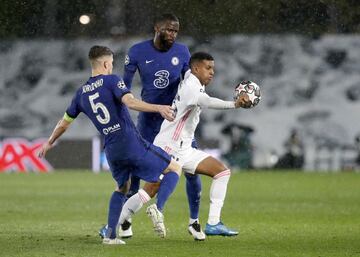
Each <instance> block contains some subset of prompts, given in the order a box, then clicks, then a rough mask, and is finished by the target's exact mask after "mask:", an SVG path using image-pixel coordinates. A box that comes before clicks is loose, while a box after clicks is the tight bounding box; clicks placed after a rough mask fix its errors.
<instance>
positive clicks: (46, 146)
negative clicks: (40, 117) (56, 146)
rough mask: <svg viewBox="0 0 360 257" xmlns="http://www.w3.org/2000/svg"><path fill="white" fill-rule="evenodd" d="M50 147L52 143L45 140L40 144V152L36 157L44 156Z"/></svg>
mask: <svg viewBox="0 0 360 257" xmlns="http://www.w3.org/2000/svg"><path fill="white" fill-rule="evenodd" d="M51 147H52V145H50V144H49V142H45V143H44V144H43V145H42V147H41V150H40V152H39V153H38V157H39V158H43V157H45V155H46V153H47V152H48V151H49V150H50V148H51Z"/></svg>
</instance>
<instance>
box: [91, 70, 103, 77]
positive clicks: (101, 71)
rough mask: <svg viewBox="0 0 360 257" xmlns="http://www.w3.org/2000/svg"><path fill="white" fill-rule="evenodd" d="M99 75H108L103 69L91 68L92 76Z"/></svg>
mask: <svg viewBox="0 0 360 257" xmlns="http://www.w3.org/2000/svg"><path fill="white" fill-rule="evenodd" d="M99 75H107V73H106V72H105V71H103V70H91V77H96V76H99Z"/></svg>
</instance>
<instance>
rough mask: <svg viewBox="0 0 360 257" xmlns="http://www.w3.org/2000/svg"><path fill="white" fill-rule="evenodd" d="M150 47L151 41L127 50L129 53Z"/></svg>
mask: <svg viewBox="0 0 360 257" xmlns="http://www.w3.org/2000/svg"><path fill="white" fill-rule="evenodd" d="M149 46H151V40H145V41H141V42H138V43H135V44H134V45H132V46H131V47H130V49H129V51H130V52H133V51H138V50H143V49H147V48H148V47H149Z"/></svg>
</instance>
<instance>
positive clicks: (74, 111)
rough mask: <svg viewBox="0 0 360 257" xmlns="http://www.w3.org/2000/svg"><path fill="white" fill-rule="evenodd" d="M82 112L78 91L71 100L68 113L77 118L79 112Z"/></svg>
mask: <svg viewBox="0 0 360 257" xmlns="http://www.w3.org/2000/svg"><path fill="white" fill-rule="evenodd" d="M80 112H81V110H80V108H79V91H76V94H75V95H74V97H73V99H72V100H71V104H70V106H69V107H68V108H67V109H66V114H67V115H68V116H69V117H70V118H72V119H75V118H76V117H77V116H78V115H79V113H80Z"/></svg>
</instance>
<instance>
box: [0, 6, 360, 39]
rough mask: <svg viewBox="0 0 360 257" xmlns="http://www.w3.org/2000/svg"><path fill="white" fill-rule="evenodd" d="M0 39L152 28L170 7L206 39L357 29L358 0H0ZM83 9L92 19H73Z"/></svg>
mask: <svg viewBox="0 0 360 257" xmlns="http://www.w3.org/2000/svg"><path fill="white" fill-rule="evenodd" d="M0 7H1V8H0V20H1V22H0V38H19V37H20V38H22V37H58V38H64V37H65V38H71V37H79V36H86V37H104V36H106V37H107V36H109V35H111V34H112V35H116V36H118V35H140V34H147V33H150V32H151V31H152V23H153V19H154V17H155V16H156V15H158V14H159V13H164V12H173V13H175V14H176V15H177V16H178V17H179V18H180V20H181V31H182V33H183V34H185V35H190V36H196V37H201V38H202V39H203V40H206V38H207V37H208V36H211V35H214V34H229V33H231V34H232V33H301V34H307V35H311V36H317V35H319V34H323V33H357V32H359V30H360V27H359V22H360V1H358V0H338V1H336V0H271V1H265V0H264V1H259V0H246V1H239V0H225V1H221V0H197V1H193V0H192V1H190V0H183V1H171V0H107V1H103V0H61V1H60V0H22V1H19V0H15V1H14V0H1V2H0ZM82 14H88V15H89V16H90V18H91V19H92V22H90V24H88V25H82V24H80V23H79V17H80V15H82Z"/></svg>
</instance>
